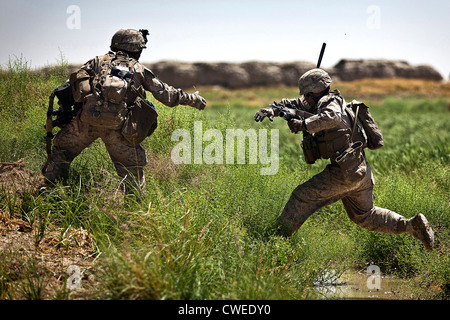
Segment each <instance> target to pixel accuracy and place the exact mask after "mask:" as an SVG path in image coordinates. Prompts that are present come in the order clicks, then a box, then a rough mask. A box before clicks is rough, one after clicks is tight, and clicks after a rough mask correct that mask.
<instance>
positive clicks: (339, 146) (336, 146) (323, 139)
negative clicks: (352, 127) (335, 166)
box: [315, 129, 350, 161]
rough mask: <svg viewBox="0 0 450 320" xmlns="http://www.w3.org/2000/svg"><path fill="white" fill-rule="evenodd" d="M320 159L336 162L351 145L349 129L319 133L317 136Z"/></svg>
mask: <svg viewBox="0 0 450 320" xmlns="http://www.w3.org/2000/svg"><path fill="white" fill-rule="evenodd" d="M315 138H316V143H317V146H318V150H319V154H320V157H321V158H323V159H330V160H331V161H334V160H335V159H336V157H337V156H339V154H341V152H342V151H343V150H345V149H346V148H347V147H348V146H349V145H350V134H349V130H348V129H338V130H335V131H331V132H326V133H325V132H323V131H322V132H319V133H316V134H315Z"/></svg>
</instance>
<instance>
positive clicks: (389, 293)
mask: <svg viewBox="0 0 450 320" xmlns="http://www.w3.org/2000/svg"><path fill="white" fill-rule="evenodd" d="M407 284H408V282H407V280H404V279H398V278H393V277H389V276H384V275H383V274H370V273H368V272H366V270H364V271H353V270H352V271H346V272H344V273H343V274H342V275H341V276H340V277H339V278H338V279H337V280H336V281H334V282H333V283H321V284H317V285H315V286H314V290H315V291H316V292H317V293H318V294H319V297H322V298H323V299H384V300H386V299H387V300H397V299H411V293H410V290H409V287H408V286H407Z"/></svg>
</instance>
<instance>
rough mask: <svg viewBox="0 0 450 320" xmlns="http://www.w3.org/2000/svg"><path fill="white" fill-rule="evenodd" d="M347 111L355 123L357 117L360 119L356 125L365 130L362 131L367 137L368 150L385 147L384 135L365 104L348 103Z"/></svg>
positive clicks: (357, 102) (355, 101) (353, 101)
mask: <svg viewBox="0 0 450 320" xmlns="http://www.w3.org/2000/svg"><path fill="white" fill-rule="evenodd" d="M346 110H347V112H348V113H349V114H350V117H351V118H352V120H353V121H354V120H355V117H357V118H358V119H357V120H358V121H357V123H356V124H357V125H358V126H359V127H360V128H361V129H363V130H361V131H362V133H363V135H365V138H366V141H367V148H369V149H370V150H376V149H379V148H381V147H382V146H383V145H384V142H383V134H382V133H381V130H380V128H379V127H378V124H377V123H376V122H375V120H374V118H373V117H372V115H371V114H370V112H369V107H368V106H367V105H365V104H364V102H360V101H357V100H352V102H350V103H347V106H346ZM357 110H358V112H357ZM355 114H357V116H355Z"/></svg>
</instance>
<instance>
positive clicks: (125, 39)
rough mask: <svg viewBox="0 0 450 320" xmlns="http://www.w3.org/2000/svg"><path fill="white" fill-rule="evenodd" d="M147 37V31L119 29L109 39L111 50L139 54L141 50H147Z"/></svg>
mask: <svg viewBox="0 0 450 320" xmlns="http://www.w3.org/2000/svg"><path fill="white" fill-rule="evenodd" d="M147 35H148V31H147V30H144V29H140V30H139V31H138V30H134V29H120V30H119V31H117V32H116V33H115V34H114V36H113V37H112V39H111V46H110V48H111V50H112V51H114V52H117V51H121V50H123V51H127V52H140V51H142V49H144V48H147V47H146V46H145V45H146V44H147Z"/></svg>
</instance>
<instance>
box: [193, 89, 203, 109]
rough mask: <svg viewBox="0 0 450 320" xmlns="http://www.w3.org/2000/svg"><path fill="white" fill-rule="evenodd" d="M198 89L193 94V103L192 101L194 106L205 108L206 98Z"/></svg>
mask: <svg viewBox="0 0 450 320" xmlns="http://www.w3.org/2000/svg"><path fill="white" fill-rule="evenodd" d="M198 93H199V92H198V91H195V92H194V93H193V94H192V96H193V101H194V102H193V103H192V105H191V106H192V107H194V108H196V109H198V110H203V109H205V107H206V99H205V98H203V97H202V96H201V95H199V94H198Z"/></svg>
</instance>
